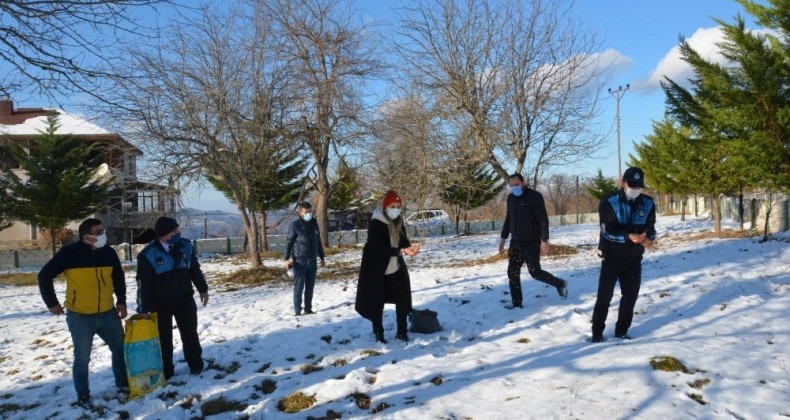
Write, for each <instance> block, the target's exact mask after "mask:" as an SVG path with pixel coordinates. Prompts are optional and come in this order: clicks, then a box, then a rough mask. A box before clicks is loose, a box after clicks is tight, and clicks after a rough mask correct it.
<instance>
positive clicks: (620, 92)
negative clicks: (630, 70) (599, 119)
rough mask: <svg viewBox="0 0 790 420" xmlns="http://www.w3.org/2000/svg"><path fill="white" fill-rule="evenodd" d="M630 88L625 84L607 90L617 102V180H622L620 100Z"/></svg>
mask: <svg viewBox="0 0 790 420" xmlns="http://www.w3.org/2000/svg"><path fill="white" fill-rule="evenodd" d="M630 88H631V85H630V84H626V85H625V87H622V86H618V87H617V89H615V90H612V88H609V93H610V94H612V95H614V97H615V99H616V100H617V178H618V180H621V179H623V167H622V165H623V159H622V158H621V157H620V98H622V97H623V95H625V91H627V90H628V89H630Z"/></svg>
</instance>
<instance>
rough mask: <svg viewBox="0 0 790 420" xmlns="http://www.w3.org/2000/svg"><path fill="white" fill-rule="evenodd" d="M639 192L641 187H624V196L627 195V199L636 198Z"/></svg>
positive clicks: (640, 192)
mask: <svg viewBox="0 0 790 420" xmlns="http://www.w3.org/2000/svg"><path fill="white" fill-rule="evenodd" d="M639 194H642V189H641V188H631V187H625V196H626V197H628V199H629V200H636V197H639Z"/></svg>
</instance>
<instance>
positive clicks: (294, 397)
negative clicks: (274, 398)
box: [277, 391, 315, 413]
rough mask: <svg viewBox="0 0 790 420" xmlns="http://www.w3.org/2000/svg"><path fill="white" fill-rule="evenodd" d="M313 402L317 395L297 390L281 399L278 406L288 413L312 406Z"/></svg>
mask: <svg viewBox="0 0 790 420" xmlns="http://www.w3.org/2000/svg"><path fill="white" fill-rule="evenodd" d="M313 404H315V395H306V394H303V393H302V392H301V391H297V392H294V393H293V394H291V395H288V396H287V397H285V398H283V399H281V400H280V402H279V403H278V404H277V408H279V409H280V411H284V412H286V413H298V412H300V411H302V410H306V409H308V408H310V407H312V406H313Z"/></svg>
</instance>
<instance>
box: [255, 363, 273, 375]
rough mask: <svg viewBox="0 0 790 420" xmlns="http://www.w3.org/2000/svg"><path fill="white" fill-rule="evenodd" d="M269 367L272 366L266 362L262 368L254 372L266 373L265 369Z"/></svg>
mask: <svg viewBox="0 0 790 420" xmlns="http://www.w3.org/2000/svg"><path fill="white" fill-rule="evenodd" d="M271 365H272V364H271V363H269V362H266V363H264V364H263V366H261V367H259V368H258V370H256V372H258V373H263V372H266V369H269V366H271Z"/></svg>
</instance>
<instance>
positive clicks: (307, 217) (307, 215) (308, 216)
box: [302, 213, 313, 222]
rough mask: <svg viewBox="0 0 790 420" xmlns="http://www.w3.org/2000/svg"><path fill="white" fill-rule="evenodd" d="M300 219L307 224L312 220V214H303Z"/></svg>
mask: <svg viewBox="0 0 790 420" xmlns="http://www.w3.org/2000/svg"><path fill="white" fill-rule="evenodd" d="M302 219H304V221H305V222H309V221H311V220H313V213H305V214H303V215H302Z"/></svg>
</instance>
